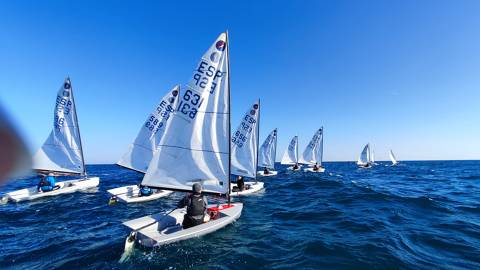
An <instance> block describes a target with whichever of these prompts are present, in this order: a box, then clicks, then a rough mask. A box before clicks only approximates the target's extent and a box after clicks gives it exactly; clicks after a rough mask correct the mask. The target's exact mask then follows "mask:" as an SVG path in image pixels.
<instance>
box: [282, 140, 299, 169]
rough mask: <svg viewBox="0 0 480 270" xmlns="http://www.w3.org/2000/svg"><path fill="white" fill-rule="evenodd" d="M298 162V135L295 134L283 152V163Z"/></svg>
mask: <svg viewBox="0 0 480 270" xmlns="http://www.w3.org/2000/svg"><path fill="white" fill-rule="evenodd" d="M297 163H298V136H295V137H293V138H292V140H291V141H290V144H289V145H288V147H287V149H286V150H285V153H284V154H283V158H282V162H281V164H283V165H292V164H297Z"/></svg>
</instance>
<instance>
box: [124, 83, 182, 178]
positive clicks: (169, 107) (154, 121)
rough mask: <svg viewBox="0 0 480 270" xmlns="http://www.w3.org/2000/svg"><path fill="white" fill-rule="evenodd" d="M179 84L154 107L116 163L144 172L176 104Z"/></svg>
mask: <svg viewBox="0 0 480 270" xmlns="http://www.w3.org/2000/svg"><path fill="white" fill-rule="evenodd" d="M179 91H180V86H178V85H177V86H175V87H174V88H173V89H172V90H171V91H170V92H168V94H167V95H165V96H164V97H163V98H162V100H161V101H160V102H159V103H158V105H157V106H156V107H155V109H154V110H153V112H152V113H151V114H150V115H149V116H148V118H147V120H146V121H145V123H144V124H143V126H142V127H141V128H140V132H139V133H138V135H137V138H135V141H134V142H133V143H132V144H131V145H130V146H129V147H128V150H127V152H126V153H125V154H124V155H123V156H122V158H121V159H120V160H119V161H118V162H117V164H118V165H120V166H123V167H126V168H129V169H132V170H135V171H139V172H143V173H145V172H146V171H147V169H148V165H149V164H150V161H151V160H152V157H153V154H154V153H155V150H156V149H157V146H158V144H159V143H160V140H161V138H162V137H163V134H164V133H165V130H166V129H165V127H166V125H167V122H168V120H169V119H170V116H171V114H172V112H173V111H174V109H175V108H176V106H177V103H178V102H177V101H178V94H179Z"/></svg>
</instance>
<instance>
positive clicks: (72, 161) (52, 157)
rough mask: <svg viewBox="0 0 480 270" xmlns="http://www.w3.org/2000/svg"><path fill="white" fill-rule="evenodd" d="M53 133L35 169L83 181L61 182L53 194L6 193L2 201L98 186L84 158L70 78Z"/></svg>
mask: <svg viewBox="0 0 480 270" xmlns="http://www.w3.org/2000/svg"><path fill="white" fill-rule="evenodd" d="M55 100H56V104H55V109H54V119H53V130H52V132H51V133H50V136H48V138H47V140H46V141H45V143H44V144H43V145H42V147H41V148H40V149H39V150H38V151H37V152H36V154H35V155H34V156H33V169H34V170H35V171H36V172H37V173H38V174H39V175H41V176H45V175H47V174H50V173H53V174H54V175H55V176H80V178H79V179H74V180H68V181H63V182H57V183H56V187H55V189H54V190H52V191H48V192H39V191H38V187H31V188H25V189H21V190H17V191H13V192H9V193H6V195H5V197H4V198H3V199H2V200H3V201H5V200H10V201H14V202H19V201H26V200H34V199H38V198H42V197H47V196H55V195H60V194H65V193H71V192H75V191H78V190H84V189H88V188H93V187H96V186H98V184H99V182H100V179H99V178H98V177H88V176H87V172H86V168H85V160H84V158H83V149H82V140H81V138H80V128H79V126H78V119H77V111H76V106H75V99H74V97H73V88H72V83H71V81H70V78H66V79H65V81H64V83H63V85H62V87H61V88H60V90H59V91H58V93H57V97H56V99H55Z"/></svg>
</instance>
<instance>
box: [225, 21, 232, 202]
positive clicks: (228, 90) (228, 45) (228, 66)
mask: <svg viewBox="0 0 480 270" xmlns="http://www.w3.org/2000/svg"><path fill="white" fill-rule="evenodd" d="M225 45H226V46H227V48H226V50H227V51H226V54H227V76H228V77H227V95H228V101H227V107H228V128H227V131H228V174H227V183H228V193H227V194H228V195H227V196H228V204H230V192H231V190H230V189H231V187H230V186H231V184H232V183H231V182H232V179H231V177H230V175H231V173H232V172H231V170H232V148H231V147H230V142H231V140H232V125H231V119H232V115H231V108H230V104H231V99H230V40H229V39H228V30H227V31H225Z"/></svg>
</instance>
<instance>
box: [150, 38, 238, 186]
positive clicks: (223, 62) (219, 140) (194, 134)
mask: <svg viewBox="0 0 480 270" xmlns="http://www.w3.org/2000/svg"><path fill="white" fill-rule="evenodd" d="M227 43H228V41H227V34H226V33H222V34H221V35H220V36H219V37H218V38H217V40H216V41H215V43H214V44H213V45H212V46H211V47H210V49H208V51H207V52H206V53H205V54H204V55H203V57H202V59H201V60H200V63H199V64H198V66H197V67H196V68H195V72H194V73H193V75H192V77H191V79H190V82H189V83H188V84H187V85H186V87H185V88H184V89H182V90H181V91H180V92H181V93H182V94H181V95H180V97H179V100H178V106H177V109H176V110H175V112H174V113H173V114H172V116H171V117H172V118H171V120H170V121H169V122H168V124H167V128H166V131H165V134H164V136H163V138H162V140H161V142H160V144H159V146H158V148H157V151H156V152H155V154H154V156H153V159H152V161H151V162H150V165H149V167H148V170H147V172H146V174H145V176H144V178H143V181H142V184H143V185H147V186H151V187H158V188H163V189H173V190H184V191H190V190H191V189H192V184H193V183H201V184H202V185H203V189H204V191H205V192H212V193H222V194H226V193H228V190H229V170H230V168H229V166H230V164H229V155H230V140H229V138H230V89H229V78H228V77H229V73H228V61H229V60H228V45H227Z"/></svg>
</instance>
